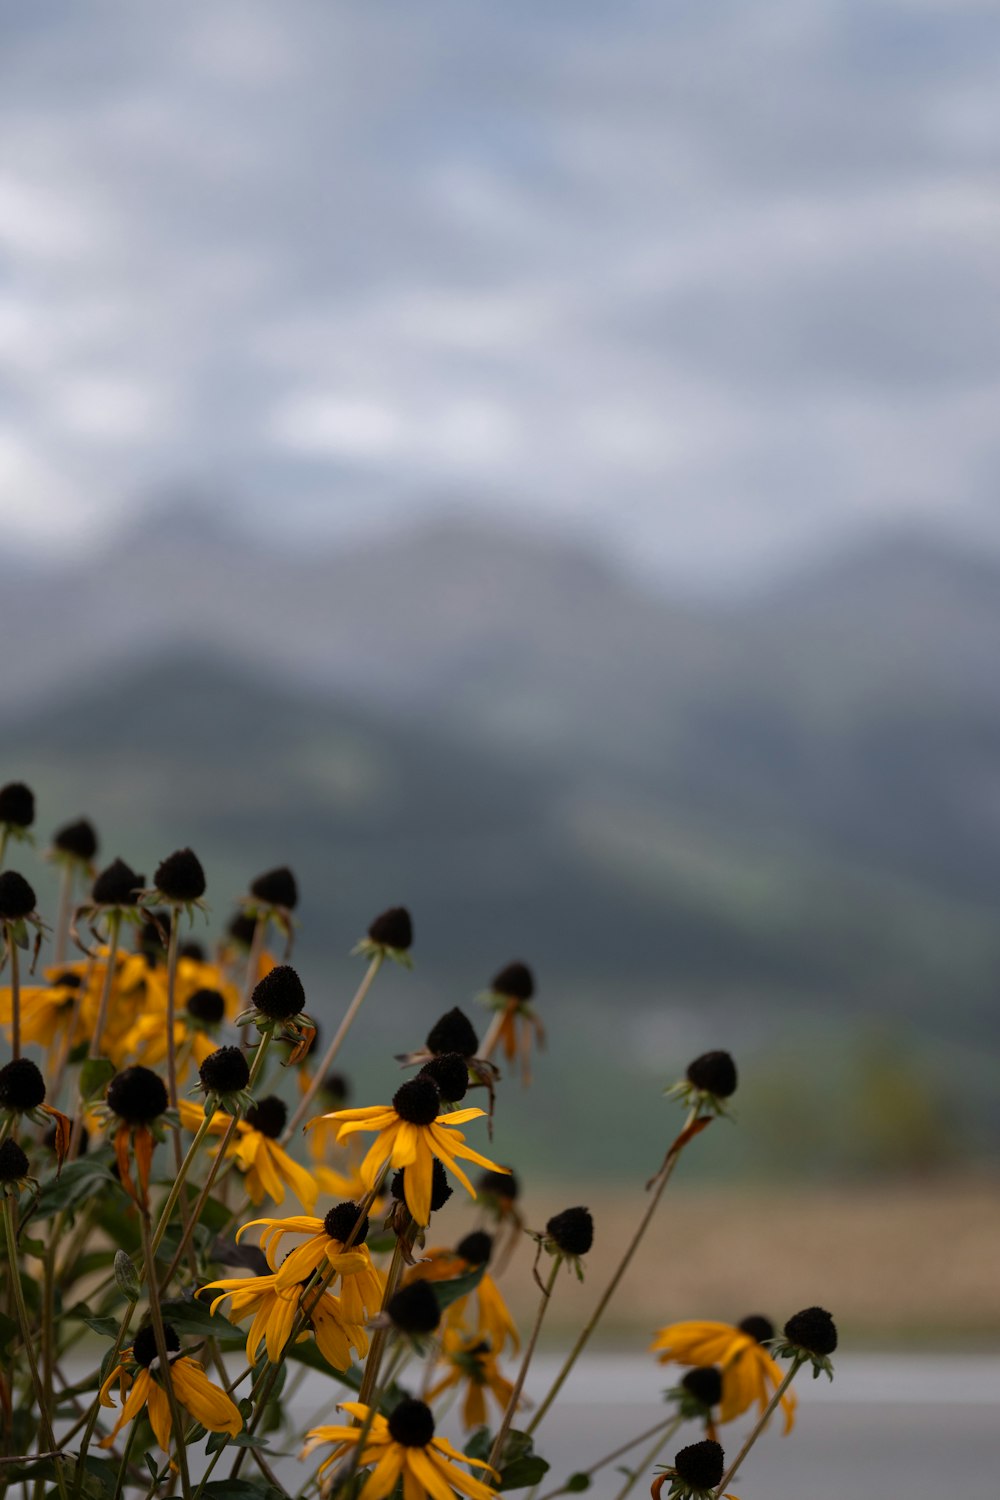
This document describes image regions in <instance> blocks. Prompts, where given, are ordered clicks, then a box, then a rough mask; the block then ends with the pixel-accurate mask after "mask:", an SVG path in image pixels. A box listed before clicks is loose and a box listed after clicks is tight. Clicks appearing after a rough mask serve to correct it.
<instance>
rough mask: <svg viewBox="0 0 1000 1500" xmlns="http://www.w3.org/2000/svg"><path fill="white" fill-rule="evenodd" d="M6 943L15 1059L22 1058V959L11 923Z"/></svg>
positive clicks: (7, 931)
mask: <svg viewBox="0 0 1000 1500" xmlns="http://www.w3.org/2000/svg"><path fill="white" fill-rule="evenodd" d="M3 935H4V941H5V942H6V944H7V952H8V954H9V955H10V1019H11V1047H12V1050H13V1054H14V1057H15V1058H17V1057H20V1056H21V959H20V956H19V954H18V951H17V944H16V942H15V941H14V933H13V931H12V929H11V926H10V923H9V922H5V923H4V934H3Z"/></svg>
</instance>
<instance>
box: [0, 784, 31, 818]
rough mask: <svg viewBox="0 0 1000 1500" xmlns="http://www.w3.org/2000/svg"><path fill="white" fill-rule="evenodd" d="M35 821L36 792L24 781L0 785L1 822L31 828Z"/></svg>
mask: <svg viewBox="0 0 1000 1500" xmlns="http://www.w3.org/2000/svg"><path fill="white" fill-rule="evenodd" d="M34 821H35V794H34V792H33V791H32V790H31V788H30V787H27V786H25V784H24V782H23V781H9V782H8V783H7V785H6V786H0V823H9V824H10V825H11V826H12V827H14V828H30V827H31V825H32V823H33V822H34Z"/></svg>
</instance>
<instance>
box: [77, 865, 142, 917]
mask: <svg viewBox="0 0 1000 1500" xmlns="http://www.w3.org/2000/svg"><path fill="white" fill-rule="evenodd" d="M145 884H146V877H145V876H144V875H137V874H136V873H135V871H134V870H133V869H130V867H129V866H128V865H127V864H126V863H125V861H124V860H123V859H116V860H113V861H112V863H111V864H110V865H108V867H107V869H106V870H102V871H101V873H100V875H98V877H97V879H96V880H95V881H94V884H93V886H92V887H91V892H90V894H91V896H92V897H93V899H94V901H95V902H96V904H97V905H98V906H135V905H136V904H137V902H138V900H139V892H140V891H141V890H142V888H143V886H144V885H145Z"/></svg>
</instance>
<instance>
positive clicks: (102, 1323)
mask: <svg viewBox="0 0 1000 1500" xmlns="http://www.w3.org/2000/svg"><path fill="white" fill-rule="evenodd" d="M83 1321H84V1322H85V1323H86V1325H87V1327H88V1328H92V1329H93V1330H94V1332H95V1333H99V1334H100V1335H101V1338H104V1339H116V1338H117V1337H118V1330H119V1328H120V1327H121V1323H120V1322H119V1321H118V1319H117V1318H84V1320H83Z"/></svg>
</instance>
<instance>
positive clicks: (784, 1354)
mask: <svg viewBox="0 0 1000 1500" xmlns="http://www.w3.org/2000/svg"><path fill="white" fill-rule="evenodd" d="M836 1347H837V1325H836V1324H835V1323H834V1321H833V1319H832V1317H831V1316H830V1314H829V1313H828V1312H827V1310H826V1308H825V1307H806V1308H804V1309H803V1310H802V1312H797V1313H793V1314H792V1316H791V1317H790V1318H789V1320H788V1322H787V1323H786V1324H785V1326H784V1328H783V1329H782V1336H781V1338H780V1339H779V1340H777V1341H776V1345H775V1350H774V1352H775V1354H776V1355H777V1356H778V1357H779V1359H794V1360H795V1361H796V1362H797V1363H798V1364H805V1363H807V1362H808V1363H809V1364H811V1365H812V1367H813V1378H814V1379H815V1377H816V1376H817V1375H819V1374H820V1372H821V1371H822V1372H823V1374H825V1375H827V1376H829V1378H830V1379H831V1380H832V1379H833V1365H832V1364H831V1363H830V1355H831V1354H833V1352H834V1351H835V1349H836Z"/></svg>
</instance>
